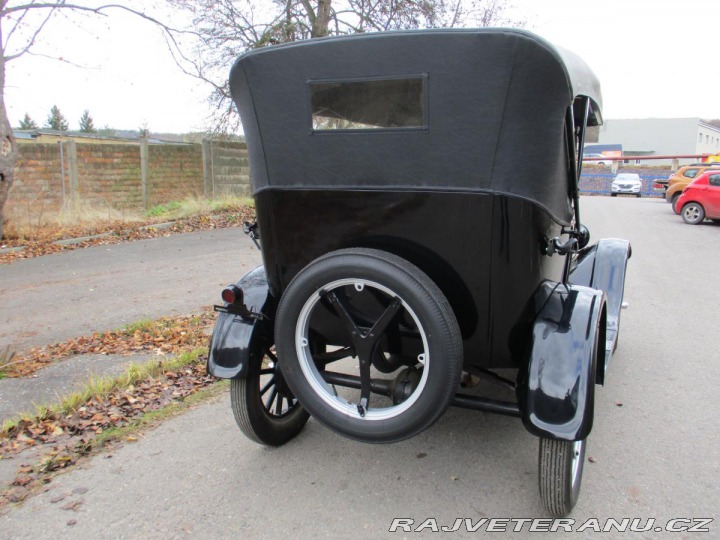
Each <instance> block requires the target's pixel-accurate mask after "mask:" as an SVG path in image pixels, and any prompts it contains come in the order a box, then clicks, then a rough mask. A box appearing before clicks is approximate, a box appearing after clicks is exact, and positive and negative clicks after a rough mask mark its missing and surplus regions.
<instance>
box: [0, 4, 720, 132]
mask: <svg viewBox="0 0 720 540" xmlns="http://www.w3.org/2000/svg"><path fill="white" fill-rule="evenodd" d="M264 1H267V0H264ZM513 3H514V4H515V6H516V8H515V13H517V14H518V15H519V16H520V17H522V18H524V19H525V20H526V21H527V29H528V30H531V31H533V32H535V33H537V34H539V35H541V36H542V37H544V38H546V39H548V40H549V41H551V42H553V43H555V44H557V45H561V46H563V47H565V48H567V49H570V50H572V51H574V52H576V53H577V54H579V55H580V56H581V57H582V58H583V59H584V60H585V61H586V62H587V63H588V64H589V65H590V67H591V68H592V69H593V70H594V71H595V73H596V74H597V75H598V77H599V78H600V81H601V83H602V88H603V96H604V111H603V112H604V116H605V118H647V117H659V118H672V117H700V118H720V32H719V31H718V21H720V0H594V1H593V0H513ZM74 19H76V20H75V22H73V21H71V20H69V19H68V18H66V17H60V18H58V19H57V20H56V21H53V22H52V23H51V24H50V25H48V27H46V28H45V32H44V34H43V41H42V43H40V44H39V45H38V47H36V49H34V50H35V52H37V53H43V54H48V55H52V56H62V57H63V58H64V59H66V60H68V61H71V62H73V63H75V64H80V65H82V66H84V67H76V66H74V65H71V64H68V63H63V62H58V61H56V60H49V59H46V58H43V57H38V56H27V55H26V56H23V57H22V58H20V59H18V60H15V61H14V62H11V63H10V64H8V73H7V84H6V91H5V99H6V105H7V107H8V112H9V115H10V120H11V122H12V124H13V125H17V124H18V122H19V121H20V119H21V118H22V117H23V115H24V114H25V113H26V112H27V113H29V114H30V116H31V117H32V118H33V119H34V120H35V121H36V122H37V123H38V124H39V125H43V124H44V123H45V120H46V118H47V116H48V114H49V111H50V108H51V107H52V106H53V105H57V106H58V107H59V108H60V110H61V111H62V113H63V114H64V116H65V117H66V118H67V119H68V121H69V122H70V128H71V129H77V127H78V120H79V118H80V115H81V114H82V111H83V110H84V109H89V110H90V113H91V115H92V116H93V118H94V121H95V125H96V127H98V128H101V127H104V126H105V125H108V126H110V127H112V128H117V129H137V128H139V127H140V126H141V125H143V123H147V125H148V127H149V129H150V130H151V131H153V132H187V131H202V130H203V129H205V128H206V127H208V126H207V125H206V118H207V115H208V112H209V111H208V108H207V105H206V101H205V98H206V96H207V94H208V91H209V90H208V88H207V87H205V86H203V85H202V84H201V83H200V82H198V81H197V80H195V79H193V78H191V77H189V76H187V75H184V74H182V73H181V72H180V71H179V69H178V68H177V67H176V66H175V64H174V62H173V60H172V58H171V56H170V54H169V52H168V51H167V48H166V46H165V43H164V41H163V39H162V37H161V34H160V32H159V30H158V29H157V28H155V27H154V26H153V25H152V24H151V23H148V22H145V21H141V20H138V19H137V18H135V17H132V16H130V15H122V14H120V13H117V12H115V13H113V14H112V16H111V17H107V18H104V19H105V20H102V21H101V20H99V19H97V18H90V17H82V18H81V20H80V21H77V17H74ZM168 22H169V24H171V25H172V24H173V21H172V20H171V21H168ZM229 68H230V66H228V70H229Z"/></svg>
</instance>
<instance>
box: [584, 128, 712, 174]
mask: <svg viewBox="0 0 720 540" xmlns="http://www.w3.org/2000/svg"><path fill="white" fill-rule="evenodd" d="M598 143H599V144H620V145H622V148H623V155H624V156H627V157H629V158H630V159H631V160H632V161H634V162H638V163H639V162H642V161H643V160H642V156H667V155H700V154H718V153H720V128H717V127H715V126H712V125H710V124H707V123H705V122H703V121H702V120H701V119H700V118H637V119H617V120H612V119H609V120H605V123H604V124H603V125H601V126H600V130H599V134H598ZM694 161H698V159H693V158H687V159H681V160H679V164H680V165H682V164H686V163H692V162H694ZM644 163H647V164H649V165H670V164H672V162H671V160H645V161H644Z"/></svg>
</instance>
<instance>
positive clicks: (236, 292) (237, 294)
mask: <svg viewBox="0 0 720 540" xmlns="http://www.w3.org/2000/svg"><path fill="white" fill-rule="evenodd" d="M222 299H223V300H224V301H225V302H227V303H228V304H234V303H235V302H238V301H241V300H242V290H241V289H240V287H238V286H237V285H228V286H227V287H225V288H224V289H223V292H222Z"/></svg>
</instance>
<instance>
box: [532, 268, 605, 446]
mask: <svg viewBox="0 0 720 540" xmlns="http://www.w3.org/2000/svg"><path fill="white" fill-rule="evenodd" d="M535 305H536V306H537V307H538V311H537V313H538V315H537V317H536V318H535V322H534V324H533V326H532V333H531V341H530V348H529V358H528V363H527V371H526V372H525V373H524V374H522V376H521V380H520V382H521V384H519V385H518V401H519V403H520V410H521V412H522V420H523V424H525V427H526V428H527V430H528V431H529V432H530V433H532V434H534V435H538V436H540V437H548V438H552V439H563V440H568V441H574V440H580V439H584V438H585V437H587V436H588V434H589V433H590V430H591V429H592V424H593V409H594V405H595V376H596V371H597V356H598V354H597V349H598V346H597V345H598V340H599V339H600V337H601V334H602V331H601V326H602V318H603V316H604V313H603V311H604V309H605V296H604V293H603V292H602V291H598V290H594V289H590V288H588V287H581V286H575V285H570V286H566V285H562V284H557V283H553V282H545V283H544V284H543V285H542V286H541V287H540V288H539V289H538V291H537V292H536V293H535Z"/></svg>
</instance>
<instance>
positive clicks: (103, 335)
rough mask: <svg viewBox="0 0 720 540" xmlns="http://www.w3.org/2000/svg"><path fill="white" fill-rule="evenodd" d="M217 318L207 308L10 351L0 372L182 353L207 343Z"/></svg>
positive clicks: (24, 372)
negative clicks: (94, 357) (80, 359)
mask: <svg viewBox="0 0 720 540" xmlns="http://www.w3.org/2000/svg"><path fill="white" fill-rule="evenodd" d="M214 320H215V319H214V316H213V313H212V311H211V310H210V308H205V309H203V311H202V312H200V313H198V314H193V315H187V316H181V317H162V318H160V319H156V320H151V319H141V320H139V321H136V322H133V323H130V324H128V325H127V326H124V327H122V328H118V329H115V330H111V331H109V332H96V333H94V334H92V335H90V336H81V337H79V338H75V339H70V340H67V341H64V342H62V343H55V344H53V345H46V346H44V347H35V348H32V349H30V350H29V351H27V352H25V353H20V354H15V353H12V352H10V351H9V350H8V351H6V352H5V353H2V354H1V355H0V374H2V375H1V376H3V377H25V376H28V375H31V374H33V373H34V372H36V371H37V370H38V369H41V368H44V367H46V366H47V365H49V364H52V363H55V362H59V361H62V360H64V359H66V358H69V357H71V356H73V355H78V354H122V355H131V354H135V353H138V352H154V353H156V354H158V355H167V354H178V353H181V352H184V351H187V350H191V349H195V348H197V347H200V346H201V345H205V344H207V340H208V332H209V330H210V328H211V326H212V324H213V323H214Z"/></svg>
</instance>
